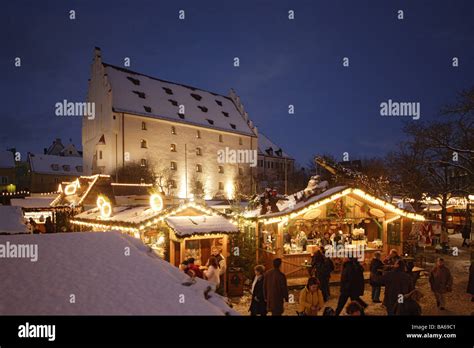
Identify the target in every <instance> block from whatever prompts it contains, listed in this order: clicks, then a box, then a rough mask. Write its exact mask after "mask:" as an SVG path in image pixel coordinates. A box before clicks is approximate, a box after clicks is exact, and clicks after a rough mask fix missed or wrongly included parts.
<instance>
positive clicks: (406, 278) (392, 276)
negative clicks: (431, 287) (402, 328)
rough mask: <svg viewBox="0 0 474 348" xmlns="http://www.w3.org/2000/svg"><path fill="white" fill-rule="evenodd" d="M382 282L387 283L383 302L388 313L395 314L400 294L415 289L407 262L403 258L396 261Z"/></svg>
mask: <svg viewBox="0 0 474 348" xmlns="http://www.w3.org/2000/svg"><path fill="white" fill-rule="evenodd" d="M382 283H383V284H384V285H385V297H384V299H383V304H384V306H385V308H386V309H387V314H388V315H394V314H395V305H396V304H397V303H398V300H399V298H400V295H402V296H403V295H406V294H408V293H409V292H411V291H413V290H414V289H415V286H414V285H413V280H412V278H411V277H410V275H409V274H407V273H406V266H405V262H404V261H403V260H398V261H397V262H395V265H394V266H393V270H392V271H390V272H387V273H386V274H384V275H383V277H382Z"/></svg>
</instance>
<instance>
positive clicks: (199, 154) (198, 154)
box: [196, 147, 202, 156]
mask: <svg viewBox="0 0 474 348" xmlns="http://www.w3.org/2000/svg"><path fill="white" fill-rule="evenodd" d="M196 156H202V150H201V148H200V147H196Z"/></svg>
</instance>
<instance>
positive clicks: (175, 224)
mask: <svg viewBox="0 0 474 348" xmlns="http://www.w3.org/2000/svg"><path fill="white" fill-rule="evenodd" d="M165 221H166V223H167V224H168V226H170V227H171V228H172V229H173V231H174V233H175V234H176V236H177V237H190V236H192V235H199V234H213V233H238V232H239V229H238V228H237V226H235V225H234V224H232V223H231V222H230V221H229V220H227V219H226V218H225V217H223V216H217V215H215V216H172V217H167V218H166V219H165Z"/></svg>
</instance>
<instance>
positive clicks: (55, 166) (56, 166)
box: [51, 164, 59, 171]
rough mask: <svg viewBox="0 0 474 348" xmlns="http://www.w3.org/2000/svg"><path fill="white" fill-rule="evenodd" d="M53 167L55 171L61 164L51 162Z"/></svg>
mask: <svg viewBox="0 0 474 348" xmlns="http://www.w3.org/2000/svg"><path fill="white" fill-rule="evenodd" d="M51 169H53V170H54V171H57V170H59V164H51Z"/></svg>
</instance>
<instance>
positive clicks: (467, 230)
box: [461, 221, 472, 247]
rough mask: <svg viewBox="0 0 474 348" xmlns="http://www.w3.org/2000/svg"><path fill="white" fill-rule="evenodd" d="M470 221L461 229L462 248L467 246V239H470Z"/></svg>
mask: <svg viewBox="0 0 474 348" xmlns="http://www.w3.org/2000/svg"><path fill="white" fill-rule="evenodd" d="M471 223H472V222H471V221H468V222H466V224H465V225H464V226H463V227H462V231H461V235H462V238H463V241H462V245H461V246H462V247H463V246H467V247H468V246H469V239H470V238H471Z"/></svg>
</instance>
